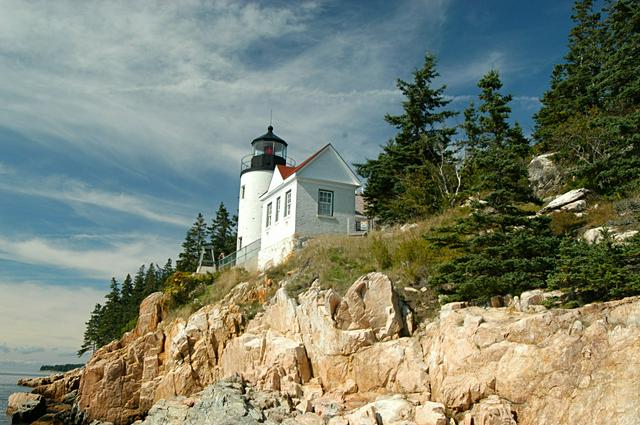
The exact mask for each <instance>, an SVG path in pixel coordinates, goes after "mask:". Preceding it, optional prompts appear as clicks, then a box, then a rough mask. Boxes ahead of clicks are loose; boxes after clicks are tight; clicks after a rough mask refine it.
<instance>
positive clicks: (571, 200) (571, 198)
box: [540, 188, 589, 214]
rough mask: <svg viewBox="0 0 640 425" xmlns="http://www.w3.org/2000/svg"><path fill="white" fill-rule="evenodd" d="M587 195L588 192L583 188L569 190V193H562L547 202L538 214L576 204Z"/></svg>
mask: <svg viewBox="0 0 640 425" xmlns="http://www.w3.org/2000/svg"><path fill="white" fill-rule="evenodd" d="M588 193H589V190H588V189H584V188H581V189H573V190H570V191H569V192H566V193H563V194H562V195H559V196H556V197H555V198H553V200H552V201H551V202H549V204H547V206H545V207H544V208H542V209H541V210H540V213H541V214H542V213H545V212H548V211H553V210H557V209H561V208H562V207H565V206H567V205H571V204H575V203H576V202H578V201H580V200H582V199H583V198H584V197H585V196H587V194H588ZM575 205H577V204H575ZM585 207H586V203H585Z"/></svg>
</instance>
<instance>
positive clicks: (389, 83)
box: [0, 0, 572, 363]
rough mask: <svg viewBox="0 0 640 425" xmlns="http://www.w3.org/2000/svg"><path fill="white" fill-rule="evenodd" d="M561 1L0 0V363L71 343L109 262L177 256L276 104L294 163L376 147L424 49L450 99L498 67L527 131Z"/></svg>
mask: <svg viewBox="0 0 640 425" xmlns="http://www.w3.org/2000/svg"><path fill="white" fill-rule="evenodd" d="M571 6H572V2H571V1H566V0H539V1H536V2H525V1H513V0H486V1H474V0H399V1H392V2H391V1H378V0H369V1H338V0H314V1H298V2H290V1H264V2H246V1H236V0H220V1H204V0H199V1H197V0H181V1H176V2H171V1H150V0H137V1H135V2H131V1H128V0H111V1H80V0H76V1H68V0H58V1H55V2H52V1H47V0H41V1H38V0H33V1H18V0H0V362H3V361H4V362H6V361H20V362H33V363H38V362H40V363H55V362H63V363H66V362H74V361H77V358H76V357H75V355H74V353H75V352H76V351H77V349H78V347H79V345H80V342H81V339H82V332H83V329H84V322H85V321H86V320H87V319H88V317H89V313H90V311H91V310H92V308H93V306H94V304H95V303H96V302H102V301H103V299H104V295H105V294H106V292H107V290H108V285H109V280H110V278H111V277H112V276H115V277H116V279H118V280H119V281H122V279H123V278H124V276H125V275H126V274H127V273H132V274H133V273H135V271H136V270H137V269H138V267H139V266H140V265H141V264H148V263H150V262H154V263H160V264H164V263H165V262H166V260H167V258H172V259H174V260H175V258H176V257H177V254H178V252H179V251H180V244H181V243H182V241H183V240H184V235H185V232H186V230H187V229H188V227H189V226H190V225H191V223H192V222H193V221H194V218H195V216H196V215H197V214H198V212H202V213H203V214H204V215H205V216H206V217H207V218H210V217H212V216H213V214H214V212H215V210H216V209H217V207H218V205H219V204H220V202H224V203H225V205H227V206H228V207H229V209H230V210H232V211H235V210H236V209H237V198H238V185H239V171H240V159H241V157H243V156H244V155H247V154H249V153H250V142H251V140H252V139H253V138H255V137H257V136H259V135H261V134H263V133H264V132H265V130H266V126H267V125H268V124H269V116H270V113H271V111H272V114H273V126H274V127H275V133H276V134H278V135H279V136H280V137H282V138H284V139H285V140H286V141H287V142H288V143H289V152H288V154H289V156H290V157H292V158H294V159H295V160H297V161H298V162H301V161H302V160H303V159H304V158H306V157H307V156H308V155H310V154H311V153H313V152H314V151H315V150H317V149H318V148H320V147H322V146H323V145H325V144H326V143H328V142H331V143H333V145H334V146H335V147H336V149H337V150H338V151H339V152H341V154H342V155H343V157H344V158H345V159H346V160H347V161H348V162H351V163H354V162H361V161H363V160H364V159H366V158H373V157H375V156H376V155H377V153H378V152H379V150H380V146H381V145H383V144H384V143H385V142H386V141H387V140H388V139H389V138H390V137H392V136H393V134H394V129H393V128H391V127H390V126H388V125H387V124H386V123H385V122H384V119H383V117H384V114H385V113H398V112H400V110H401V102H402V96H401V95H400V93H399V92H398V90H397V89H396V86H395V81H396V79H397V78H402V79H404V80H410V79H411V72H412V71H413V70H414V69H416V68H417V67H419V66H421V64H422V63H423V59H424V55H425V53H427V52H430V53H433V54H434V55H435V56H436V57H437V61H438V65H437V70H438V72H439V73H440V77H438V79H437V81H436V84H437V85H446V86H447V89H446V94H447V96H448V97H449V98H450V99H451V104H450V106H451V107H452V108H453V109H456V110H462V109H464V108H465V107H466V106H467V105H468V103H469V101H470V100H471V99H472V98H473V97H474V96H476V95H477V93H478V89H477V87H476V83H477V81H478V80H479V79H480V77H481V76H482V75H483V74H484V73H486V72H487V71H489V70H491V69H497V70H498V71H499V72H500V74H501V77H502V80H503V82H504V92H505V93H511V94H512V95H513V96H514V100H513V102H512V105H511V106H512V108H513V119H514V120H517V121H518V122H520V124H521V125H522V126H523V128H524V130H525V133H527V134H529V133H531V131H532V128H533V121H532V115H533V114H534V113H535V112H536V111H537V109H538V108H539V106H540V103H539V98H540V96H541V95H542V94H543V93H544V91H545V90H546V89H547V88H548V82H549V76H550V74H551V69H552V67H553V65H554V64H556V63H558V62H560V61H561V60H562V56H563V55H564V54H565V52H566V44H567V35H568V32H569V29H570V27H571V21H570V15H571ZM461 119H462V118H460V117H459V118H457V119H456V120H454V121H456V122H461Z"/></svg>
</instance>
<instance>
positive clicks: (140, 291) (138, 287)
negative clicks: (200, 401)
mask: <svg viewBox="0 0 640 425" xmlns="http://www.w3.org/2000/svg"><path fill="white" fill-rule="evenodd" d="M145 275H146V268H145V265H144V264H143V265H141V266H140V268H139V269H138V272H137V273H136V275H135V277H134V278H133V297H134V300H135V302H134V304H135V305H136V309H137V308H138V307H137V306H138V305H140V303H141V302H142V300H143V299H144V295H145V294H144V277H145Z"/></svg>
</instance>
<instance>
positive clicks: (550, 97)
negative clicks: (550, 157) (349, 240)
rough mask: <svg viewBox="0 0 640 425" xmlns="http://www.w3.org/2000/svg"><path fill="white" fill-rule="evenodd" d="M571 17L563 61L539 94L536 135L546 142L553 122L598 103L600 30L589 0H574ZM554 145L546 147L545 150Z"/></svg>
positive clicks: (601, 30)
mask: <svg viewBox="0 0 640 425" xmlns="http://www.w3.org/2000/svg"><path fill="white" fill-rule="evenodd" d="M571 19H572V20H573V21H574V22H575V26H574V27H573V29H572V30H571V32H570V35H569V51H568V53H567V55H566V56H565V62H564V63H562V64H558V65H556V66H555V68H554V70H553V73H552V77H551V88H550V90H549V91H547V92H546V93H545V94H544V96H543V97H542V108H541V109H540V111H539V112H538V113H537V114H536V116H535V119H536V123H537V125H536V138H537V139H538V140H541V141H546V143H547V144H548V142H549V141H550V140H551V138H550V134H551V132H552V131H553V130H554V129H555V128H556V127H557V125H559V124H561V123H563V122H565V121H566V120H567V119H569V118H570V117H572V116H574V115H575V114H581V113H586V112H588V111H589V110H590V109H592V108H594V107H595V108H597V107H598V106H599V105H600V104H601V103H602V93H601V90H600V87H599V86H598V81H597V79H598V75H599V73H600V71H601V69H602V60H603V51H602V47H603V42H604V29H603V27H602V23H601V15H600V13H599V12H596V11H594V8H593V0H578V1H576V3H575V5H574V8H573V15H572V16H571ZM549 149H555V147H551V146H546V150H549Z"/></svg>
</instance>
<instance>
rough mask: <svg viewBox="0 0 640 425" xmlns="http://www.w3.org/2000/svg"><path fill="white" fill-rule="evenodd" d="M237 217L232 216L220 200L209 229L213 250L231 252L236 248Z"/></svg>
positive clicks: (218, 252)
mask: <svg viewBox="0 0 640 425" xmlns="http://www.w3.org/2000/svg"><path fill="white" fill-rule="evenodd" d="M236 222H237V218H236V217H230V215H229V211H227V209H226V208H225V206H224V203H222V202H220V206H219V207H218V211H217V212H216V216H215V218H214V219H213V220H212V222H211V226H209V228H208V229H207V232H208V233H209V237H210V240H211V244H212V245H213V251H214V252H215V253H216V255H217V254H220V253H224V254H230V253H232V252H234V251H235V250H236Z"/></svg>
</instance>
